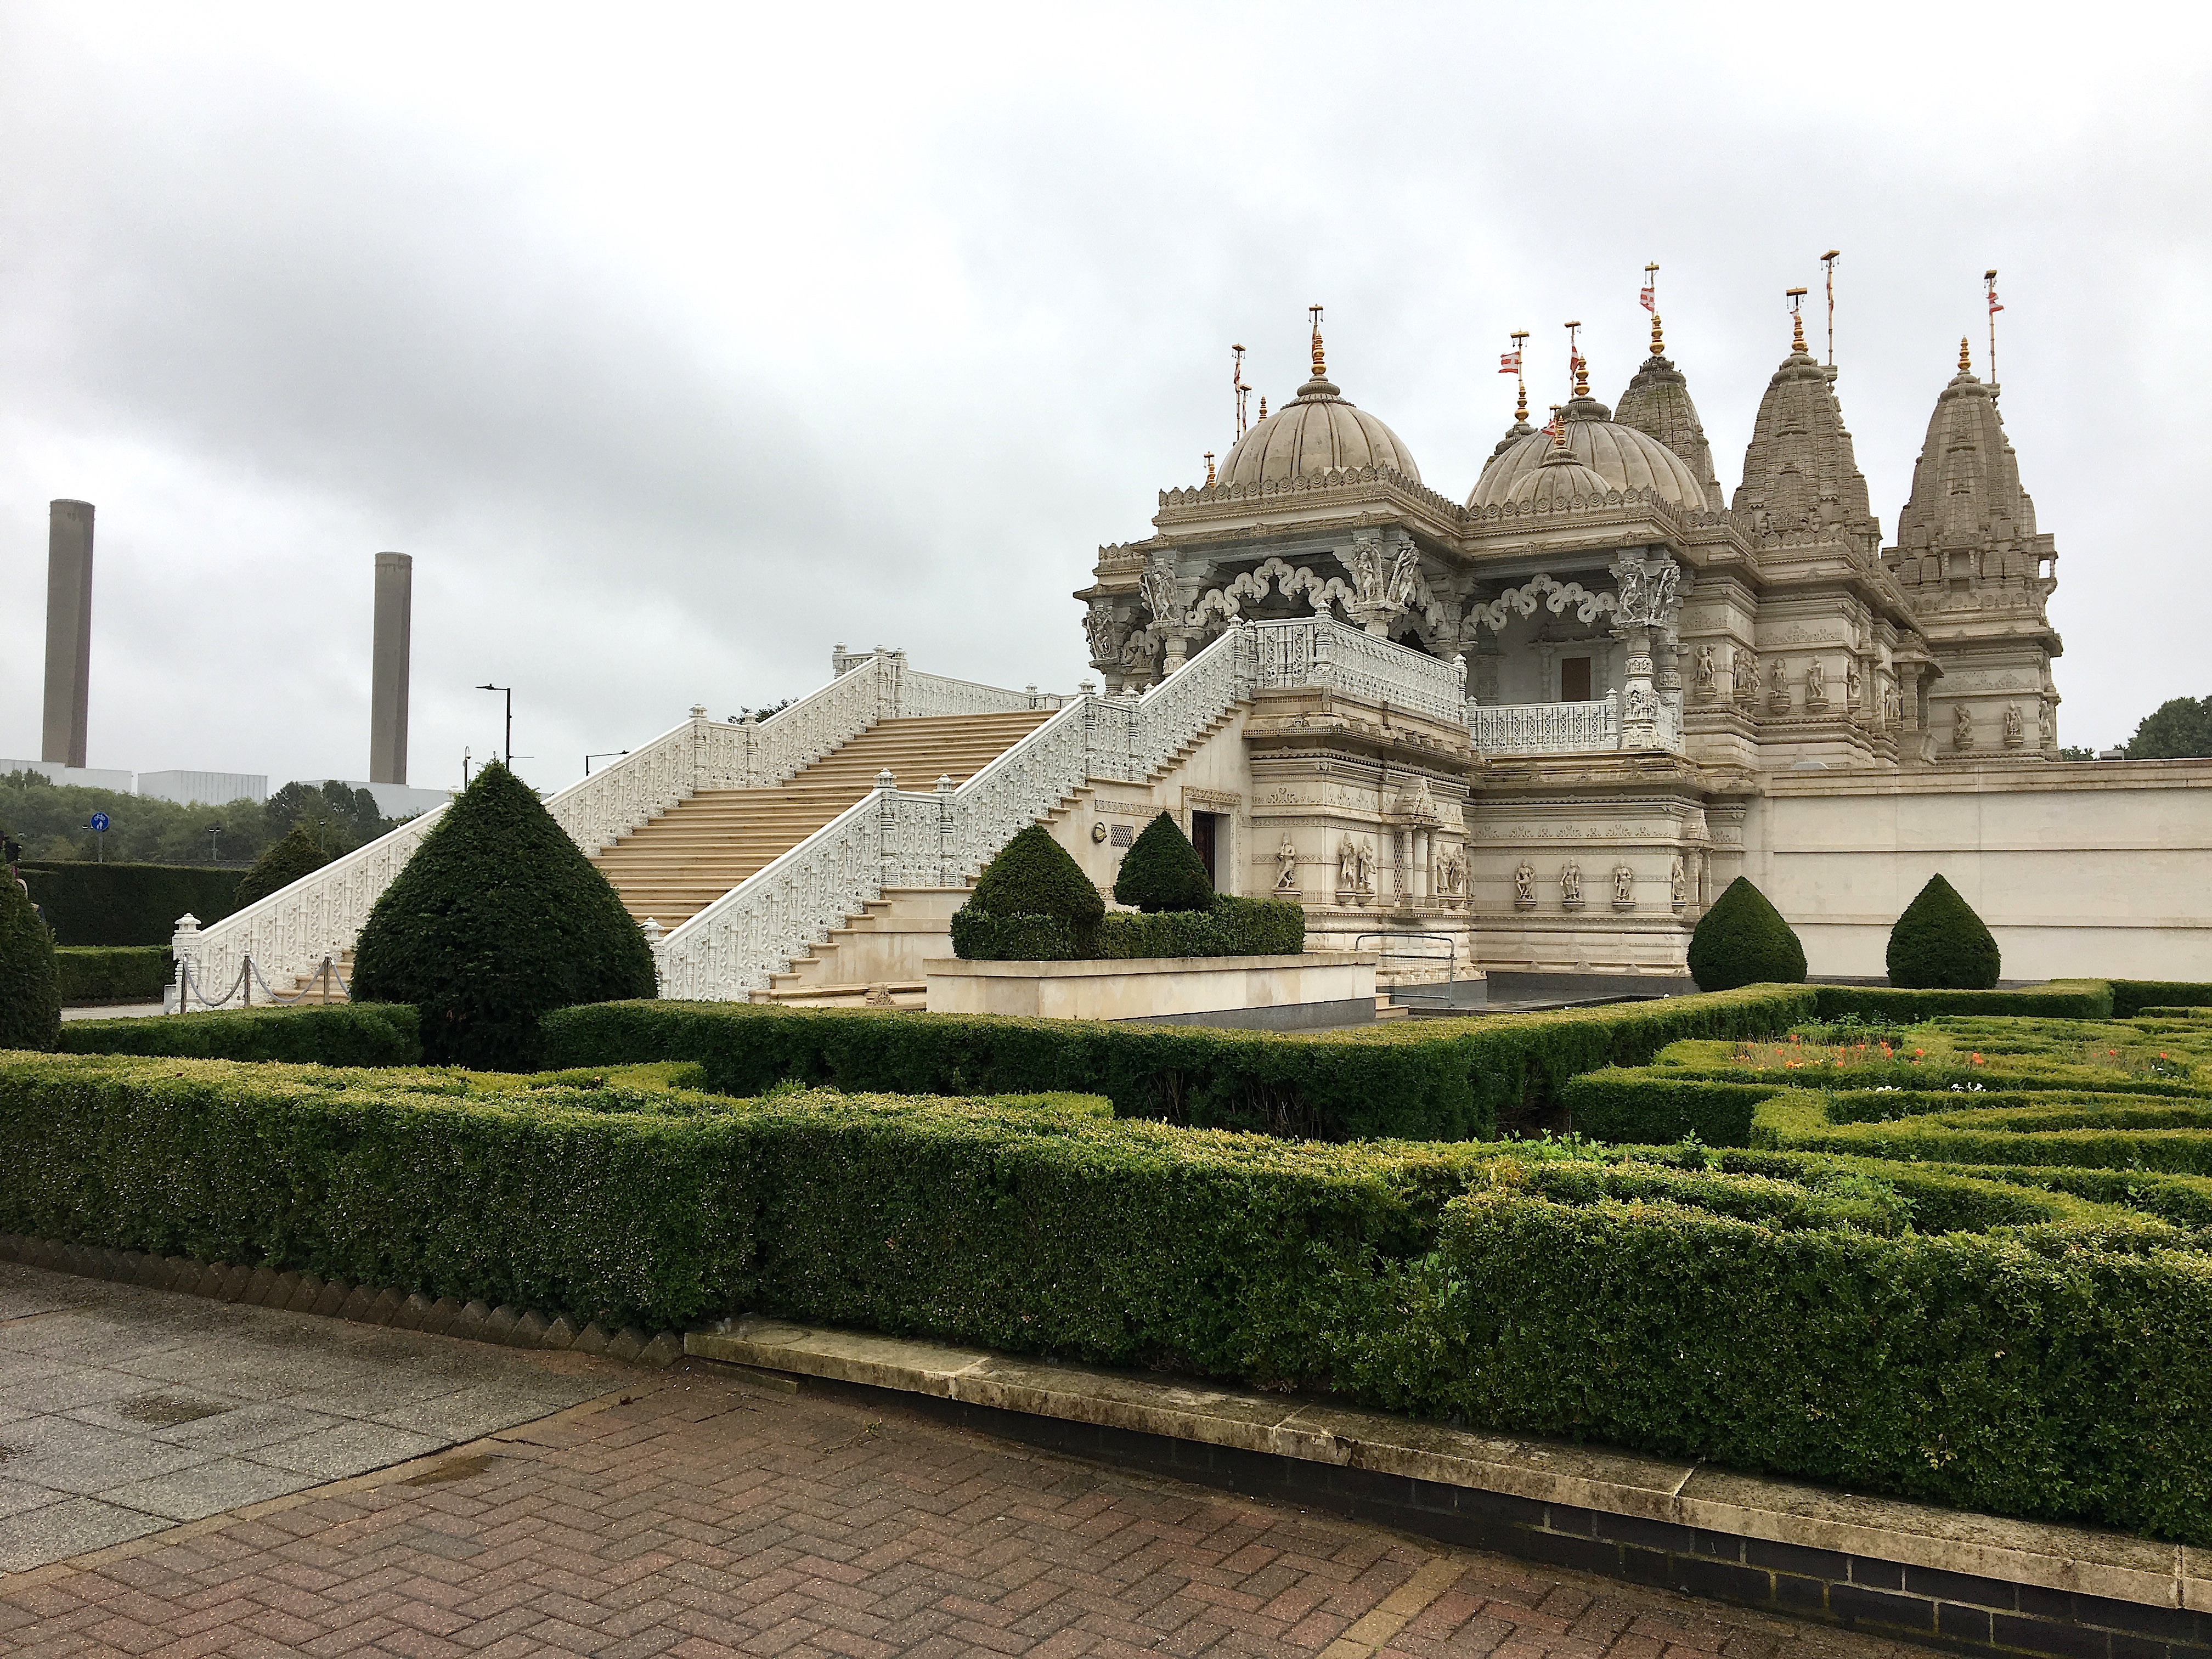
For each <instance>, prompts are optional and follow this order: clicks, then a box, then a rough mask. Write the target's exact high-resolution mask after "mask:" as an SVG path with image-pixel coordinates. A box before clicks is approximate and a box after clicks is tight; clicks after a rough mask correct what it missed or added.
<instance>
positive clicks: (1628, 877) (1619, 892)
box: [1613, 864, 1636, 908]
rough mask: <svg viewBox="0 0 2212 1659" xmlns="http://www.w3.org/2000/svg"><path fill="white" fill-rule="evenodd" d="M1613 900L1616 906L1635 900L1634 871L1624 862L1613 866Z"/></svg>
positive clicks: (1623, 906)
mask: <svg viewBox="0 0 2212 1659" xmlns="http://www.w3.org/2000/svg"><path fill="white" fill-rule="evenodd" d="M1635 902H1636V872H1635V870H1634V868H1633V867H1632V866H1628V865H1626V864H1616V865H1614V866H1613V904H1614V906H1615V908H1626V907H1627V906H1629V905H1632V904H1634V903H1635Z"/></svg>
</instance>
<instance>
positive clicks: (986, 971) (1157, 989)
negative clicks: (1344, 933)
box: [922, 951, 1376, 1019]
mask: <svg viewBox="0 0 2212 1659" xmlns="http://www.w3.org/2000/svg"><path fill="white" fill-rule="evenodd" d="M1375 963H1376V958H1375V957H1374V956H1373V955H1371V954H1370V953H1367V952H1364V951H1321V952H1316V953H1315V954H1313V955H1310V956H1296V957H1136V958H1133V959H1132V960H1129V961H1125V962H963V961H960V960H959V959H957V958H955V957H942V958H939V959H937V960H935V961H931V962H927V963H923V964H922V971H923V973H924V975H926V979H927V985H928V987H929V990H928V999H927V1006H928V1008H929V1011H930V1012H932V1013H933V1014H1020V1015H1027V1016H1030V1017H1031V1018H1039V1017H1042V1018H1047V1019H1131V1018H1139V1017H1142V1016H1146V1015H1159V1014H1205V1013H1218V1012H1222V1011H1224V1010H1227V1009H1244V1008H1277V1007H1285V1006H1293V1005H1297V1004H1304V1003H1315V1002H1350V1001H1352V1000H1355V999H1357V998H1362V997H1364V998H1365V999H1366V1000H1367V1003H1368V1006H1369V1008H1370V1010H1371V1009H1372V1008H1373V1006H1374V1002H1375ZM1371 1017H1372V1016H1371V1014H1370V1018H1371Z"/></svg>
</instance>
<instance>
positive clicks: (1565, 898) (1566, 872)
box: [1559, 859, 1583, 910]
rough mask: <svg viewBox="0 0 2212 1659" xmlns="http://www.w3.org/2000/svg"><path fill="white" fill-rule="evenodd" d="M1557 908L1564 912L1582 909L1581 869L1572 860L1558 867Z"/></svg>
mask: <svg viewBox="0 0 2212 1659" xmlns="http://www.w3.org/2000/svg"><path fill="white" fill-rule="evenodd" d="M1559 907H1560V908H1562V909H1565V910H1579V909H1581V908H1583V867H1582V866H1581V865H1579V864H1577V863H1576V862H1575V861H1574V860H1572V859H1569V860H1567V861H1566V862H1565V864H1563V865H1561V866H1559Z"/></svg>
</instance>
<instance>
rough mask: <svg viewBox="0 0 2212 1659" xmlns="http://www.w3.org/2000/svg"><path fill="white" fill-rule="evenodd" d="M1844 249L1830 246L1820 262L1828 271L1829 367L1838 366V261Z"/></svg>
mask: <svg viewBox="0 0 2212 1659" xmlns="http://www.w3.org/2000/svg"><path fill="white" fill-rule="evenodd" d="M1843 257H1844V256H1843V250H1842V249H1840V248H1830V249H1829V250H1828V251H1827V252H1826V253H1823V254H1822V255H1821V256H1820V264H1822V265H1823V266H1824V267H1825V268H1826V270H1827V273H1828V367H1829V368H1834V367H1835V366H1836V261H1837V260H1838V259H1840V258H1843Z"/></svg>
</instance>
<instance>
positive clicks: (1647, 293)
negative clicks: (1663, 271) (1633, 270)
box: [1636, 261, 1659, 357]
mask: <svg viewBox="0 0 2212 1659" xmlns="http://www.w3.org/2000/svg"><path fill="white" fill-rule="evenodd" d="M1636 298H1637V300H1638V302H1639V303H1640V304H1641V305H1642V306H1643V307H1644V309H1645V310H1646V311H1648V312H1650V313H1651V355H1652V356H1655V357H1656V356H1658V355H1659V266H1658V264H1657V262H1656V261H1654V262H1653V263H1652V264H1648V265H1646V266H1644V290H1643V292H1642V293H1640V294H1638V295H1637V296H1636Z"/></svg>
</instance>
